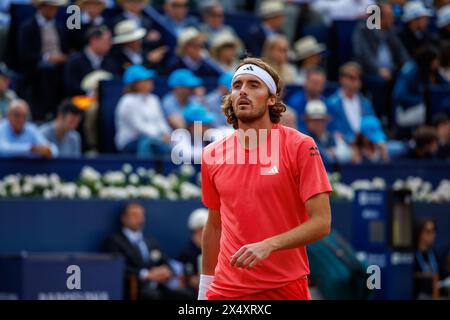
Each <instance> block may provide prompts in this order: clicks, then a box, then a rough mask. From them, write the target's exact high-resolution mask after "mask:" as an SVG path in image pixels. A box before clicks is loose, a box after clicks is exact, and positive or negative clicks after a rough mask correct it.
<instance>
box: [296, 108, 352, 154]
mask: <svg viewBox="0 0 450 320" xmlns="http://www.w3.org/2000/svg"><path fill="white" fill-rule="evenodd" d="M304 121H305V124H306V130H305V134H307V135H309V136H311V137H312V138H313V139H314V141H315V142H316V145H317V147H318V148H319V152H320V155H321V157H322V159H323V161H324V162H326V163H334V162H348V161H349V160H350V155H351V149H350V147H349V146H348V145H347V144H346V143H345V141H344V139H343V137H342V135H340V134H339V133H336V134H334V135H333V134H332V133H331V132H329V131H328V130H327V124H328V122H329V116H328V112H327V107H326V105H325V103H324V102H323V101H321V100H311V101H309V102H308V103H307V105H306V108H305V114H304Z"/></svg>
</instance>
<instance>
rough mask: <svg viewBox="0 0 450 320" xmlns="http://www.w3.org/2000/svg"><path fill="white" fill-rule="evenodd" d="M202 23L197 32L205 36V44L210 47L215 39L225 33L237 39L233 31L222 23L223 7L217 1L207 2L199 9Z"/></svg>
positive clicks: (210, 0)
mask: <svg viewBox="0 0 450 320" xmlns="http://www.w3.org/2000/svg"><path fill="white" fill-rule="evenodd" d="M201 13H202V19H203V23H202V24H200V26H199V30H200V32H202V33H203V34H205V35H206V36H207V42H208V44H209V45H211V43H212V41H213V40H214V38H215V37H217V36H219V35H220V34H222V33H223V32H227V33H229V34H231V35H233V36H234V37H235V38H238V36H237V35H236V33H235V32H234V29H233V28H232V27H230V26H228V25H226V24H225V23H224V20H225V13H224V10H223V6H222V5H221V4H220V2H218V1H217V0H208V1H206V3H205V4H203V5H202V7H201Z"/></svg>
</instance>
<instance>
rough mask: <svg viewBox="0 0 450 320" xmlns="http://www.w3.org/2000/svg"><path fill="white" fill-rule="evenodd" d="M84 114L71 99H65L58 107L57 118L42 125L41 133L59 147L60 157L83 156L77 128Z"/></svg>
mask: <svg viewBox="0 0 450 320" xmlns="http://www.w3.org/2000/svg"><path fill="white" fill-rule="evenodd" d="M82 116H83V111H82V110H81V109H80V108H78V107H77V106H76V105H74V104H73V103H72V102H71V101H70V100H65V101H63V102H62V103H61V105H60V106H59V108H58V115H57V117H56V119H55V120H54V121H52V122H49V123H46V124H44V125H42V126H41V128H40V130H41V133H42V134H43V135H44V137H45V138H46V139H47V140H48V141H49V142H50V143H52V144H54V145H56V146H57V147H58V150H59V156H60V157H73V158H78V157H80V156H81V137H80V134H79V133H78V132H77V131H76V130H77V128H78V126H79V124H80V121H81V118H82Z"/></svg>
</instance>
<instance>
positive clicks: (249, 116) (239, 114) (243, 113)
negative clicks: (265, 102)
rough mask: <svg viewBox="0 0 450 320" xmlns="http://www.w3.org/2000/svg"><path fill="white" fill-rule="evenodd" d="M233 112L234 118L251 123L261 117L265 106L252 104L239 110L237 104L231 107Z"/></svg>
mask: <svg viewBox="0 0 450 320" xmlns="http://www.w3.org/2000/svg"><path fill="white" fill-rule="evenodd" d="M233 109H234V114H235V115H236V118H237V119H238V120H239V121H241V122H242V123H246V124H248V123H252V122H255V121H257V120H259V119H261V118H262V117H263V116H264V114H265V113H266V112H268V110H267V106H265V107H260V108H255V107H254V106H253V105H252V106H250V107H247V108H246V109H245V110H241V109H240V108H239V106H236V107H234V108H233Z"/></svg>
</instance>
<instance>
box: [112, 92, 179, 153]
mask: <svg viewBox="0 0 450 320" xmlns="http://www.w3.org/2000/svg"><path fill="white" fill-rule="evenodd" d="M115 118H116V119H115V120H116V128H117V133H116V137H115V140H116V146H117V148H118V149H119V150H121V149H123V148H124V147H125V146H126V145H127V144H128V143H130V142H132V141H135V140H136V139H138V138H139V137H140V136H142V135H143V136H148V137H152V138H156V139H160V138H161V136H162V135H163V134H165V133H167V134H170V131H171V130H170V127H169V125H168V123H167V121H166V119H165V118H164V114H163V112H162V109H161V104H160V102H159V98H158V97H157V96H156V95H154V94H147V95H141V94H138V93H127V94H125V95H124V96H122V98H121V99H120V101H119V104H118V106H117V109H116V114H115Z"/></svg>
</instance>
